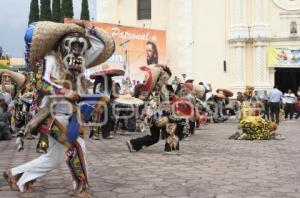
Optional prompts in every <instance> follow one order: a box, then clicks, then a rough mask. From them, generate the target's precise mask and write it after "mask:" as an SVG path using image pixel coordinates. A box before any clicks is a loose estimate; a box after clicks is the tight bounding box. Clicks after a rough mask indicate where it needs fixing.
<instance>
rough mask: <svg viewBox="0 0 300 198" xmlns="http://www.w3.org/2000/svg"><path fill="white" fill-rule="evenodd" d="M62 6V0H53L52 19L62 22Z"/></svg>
mask: <svg viewBox="0 0 300 198" xmlns="http://www.w3.org/2000/svg"><path fill="white" fill-rule="evenodd" d="M60 17H61V7H60V0H52V21H54V22H60Z"/></svg>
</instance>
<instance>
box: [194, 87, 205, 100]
mask: <svg viewBox="0 0 300 198" xmlns="http://www.w3.org/2000/svg"><path fill="white" fill-rule="evenodd" d="M193 92H194V94H195V96H196V97H197V98H202V97H203V94H204V92H205V87H204V86H203V85H194V86H193Z"/></svg>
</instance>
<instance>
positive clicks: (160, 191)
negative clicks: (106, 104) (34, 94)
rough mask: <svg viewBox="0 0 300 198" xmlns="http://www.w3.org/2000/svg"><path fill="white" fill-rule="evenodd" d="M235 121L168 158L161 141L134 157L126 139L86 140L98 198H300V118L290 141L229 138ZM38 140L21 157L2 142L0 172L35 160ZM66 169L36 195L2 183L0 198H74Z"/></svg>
mask: <svg viewBox="0 0 300 198" xmlns="http://www.w3.org/2000/svg"><path fill="white" fill-rule="evenodd" d="M235 131H237V123H236V122H234V121H229V122H227V123H223V124H208V125H206V126H204V127H202V129H200V130H197V131H196V134H195V135H194V136H192V137H190V138H189V139H188V140H186V141H182V142H181V143H180V147H181V148H180V149H181V155H165V154H164V153H163V147H164V141H160V142H159V143H157V144H156V145H153V146H151V147H148V148H146V149H144V150H142V151H140V152H137V153H129V152H128V150H127V147H126V145H125V144H124V141H125V140H126V139H128V138H133V137H137V136H141V135H145V134H146V133H133V134H131V135H118V136H116V137H115V138H114V139H112V140H91V139H86V146H87V150H88V163H89V176H90V177H89V184H90V186H91V188H90V192H91V194H92V196H93V197H101V198H114V197H120V198H122V197H124V198H125V197H126V198H139V197H145V198H154V197H157V198H158V197H160V198H165V197H182V198H183V197H195V198H206V197H207V198H210V197H211V198H244V197H247V198H250V197H251V198H260V197H278V198H287V197H294V198H299V197H300V120H297V121H285V122H283V123H282V124H280V126H279V128H278V130H277V131H278V132H279V133H281V134H283V135H284V136H285V138H286V140H272V141H244V140H240V141H237V140H229V139H228V136H230V135H232V134H233V133H234V132H235ZM35 145H36V144H35V140H28V141H26V142H25V151H22V152H17V151H16V149H15V148H16V145H15V141H14V140H12V141H1V142H0V171H1V172H2V171H4V170H5V169H6V168H8V167H12V166H16V165H18V164H21V163H23V162H25V161H28V160H31V159H33V158H35V157H36V156H38V154H37V153H35ZM71 189H72V185H71V178H70V175H69V172H68V168H67V166H66V165H65V164H62V165H61V166H60V167H59V169H57V170H55V171H53V172H51V173H50V174H49V175H47V176H46V177H43V178H40V179H38V181H37V182H36V183H35V184H34V187H33V192H32V193H19V192H13V191H10V188H9V187H8V186H7V184H6V183H5V181H4V179H3V178H0V197H1V198H6V197H21V198H23V197H37V198H40V197H42V198H49V197H53V198H60V197H72V195H73V192H72V190H71Z"/></svg>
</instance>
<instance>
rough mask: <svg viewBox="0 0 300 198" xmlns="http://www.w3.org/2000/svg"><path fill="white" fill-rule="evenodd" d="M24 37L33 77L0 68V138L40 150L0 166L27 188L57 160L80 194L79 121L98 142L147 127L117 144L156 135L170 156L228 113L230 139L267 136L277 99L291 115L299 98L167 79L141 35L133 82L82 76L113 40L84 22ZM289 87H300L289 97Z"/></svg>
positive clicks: (34, 30) (84, 179) (110, 72)
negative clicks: (138, 76) (233, 120)
mask: <svg viewBox="0 0 300 198" xmlns="http://www.w3.org/2000/svg"><path fill="white" fill-rule="evenodd" d="M25 42H26V62H27V65H28V67H30V69H31V71H32V72H33V73H34V75H33V77H32V76H31V75H28V74H21V73H20V72H14V71H11V70H7V69H1V70H0V77H1V87H0V93H1V95H0V138H1V139H5V140H9V139H11V138H12V136H14V135H15V136H17V143H18V150H19V151H21V150H22V149H23V144H24V138H25V137H26V136H27V137H28V138H36V139H38V144H37V147H36V148H37V151H38V152H40V153H43V154H42V155H41V156H39V157H37V158H35V159H33V160H32V161H29V162H26V163H24V164H21V165H19V166H16V167H14V168H10V169H7V170H6V171H5V172H4V173H3V176H4V178H5V180H6V181H7V183H8V185H9V186H10V187H11V189H12V190H17V191H21V192H28V191H30V189H31V186H32V185H33V183H34V182H36V179H37V178H39V177H42V176H44V175H46V174H47V173H49V172H50V171H52V170H55V169H56V168H57V167H58V166H59V165H60V164H61V163H62V162H66V163H67V165H68V167H69V169H70V174H71V177H72V179H73V184H74V185H73V187H74V190H75V193H76V194H77V195H80V196H79V197H88V192H87V189H88V187H89V184H88V172H87V168H86V164H87V158H86V154H87V152H86V147H85V140H84V134H85V131H86V130H87V128H89V129H90V135H89V137H91V138H92V137H95V139H99V134H100V133H101V134H102V138H103V139H111V138H113V135H116V134H117V132H118V131H122V130H127V131H142V132H144V131H146V129H149V131H150V133H147V134H145V135H144V136H142V137H138V138H132V139H129V140H127V141H126V142H125V144H126V145H127V147H128V149H129V151H130V152H138V151H140V150H142V149H144V148H145V147H149V146H151V145H154V144H155V143H157V142H158V141H159V140H160V139H165V146H164V152H165V153H166V154H178V153H179V144H180V141H181V140H184V139H185V138H187V137H189V136H192V135H193V134H194V133H195V128H197V127H201V126H202V125H204V124H206V123H208V122H215V123H219V122H225V121H226V120H228V118H229V117H230V116H234V117H238V118H239V120H240V121H239V123H240V124H241V127H242V129H243V132H244V134H245V135H243V134H241V135H239V134H238V135H237V137H238V138H241V137H243V136H245V137H246V138H247V139H251V140H253V139H270V137H271V136H272V137H275V135H274V134H275V133H273V131H274V130H275V129H276V125H275V126H274V125H273V124H272V123H271V122H268V121H266V120H261V119H263V118H261V117H265V118H266V119H269V117H271V120H272V121H275V119H276V122H277V123H279V118H280V117H279V115H280V107H281V106H282V103H283V104H284V109H285V117H286V118H288V116H290V119H292V118H293V116H294V109H296V110H299V99H298V100H297V102H296V97H295V95H294V94H293V93H292V92H291V90H289V91H288V92H287V93H286V94H284V95H283V94H282V93H281V91H279V90H278V89H277V88H276V87H274V89H272V90H270V91H269V93H267V92H264V94H262V95H260V94H259V92H257V91H256V92H255V93H254V94H253V93H252V92H253V90H254V87H251V86H246V90H245V92H244V93H241V92H240V93H238V95H237V98H236V99H233V92H232V91H230V90H228V89H224V88H218V89H216V90H213V89H212V86H211V84H210V83H207V84H204V83H203V82H198V83H196V82H194V80H193V79H192V78H190V77H187V75H186V74H182V75H181V76H180V77H178V76H174V78H172V71H171V69H170V67H168V66H166V65H160V64H158V52H157V48H156V46H155V44H154V43H153V42H151V41H149V42H147V44H146V45H147V47H146V53H147V65H146V66H143V67H140V70H141V71H142V72H144V73H145V78H144V80H143V81H142V82H138V81H131V80H130V78H124V79H125V80H124V81H122V82H121V83H120V82H117V81H114V80H113V78H114V77H116V76H124V74H125V71H123V70H120V69H112V68H102V70H100V71H97V72H95V73H93V74H91V75H90V79H93V80H94V82H93V83H91V82H89V81H87V79H86V78H85V76H84V69H85V68H90V67H95V66H97V65H100V64H102V63H104V62H105V61H107V60H108V59H109V57H110V56H111V55H112V54H113V53H114V50H115V43H114V40H113V38H112V37H111V35H109V34H107V33H106V32H104V31H103V30H101V29H100V28H95V27H92V26H91V25H90V24H89V23H87V22H85V21H77V20H74V21H72V23H70V24H61V23H53V22H38V23H34V24H31V25H29V27H28V29H27V31H26V35H25ZM54 46H56V47H54ZM299 93H300V89H299V92H298V93H297V95H298V97H299ZM295 104H297V105H298V106H297V105H295ZM294 107H295V108H294ZM298 117H299V111H298V114H297V115H296V118H298ZM249 123H250V124H253V127H251V125H250V127H249ZM85 124H87V125H85ZM87 126H88V127H87Z"/></svg>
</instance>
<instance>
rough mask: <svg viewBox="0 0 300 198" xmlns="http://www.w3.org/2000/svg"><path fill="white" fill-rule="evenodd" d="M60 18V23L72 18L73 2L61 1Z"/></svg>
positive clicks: (69, 0)
mask: <svg viewBox="0 0 300 198" xmlns="http://www.w3.org/2000/svg"><path fill="white" fill-rule="evenodd" d="M61 6H62V8H61V9H62V15H61V16H62V18H61V21H63V20H64V18H73V15H74V13H73V1H72V0H62V5H61Z"/></svg>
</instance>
